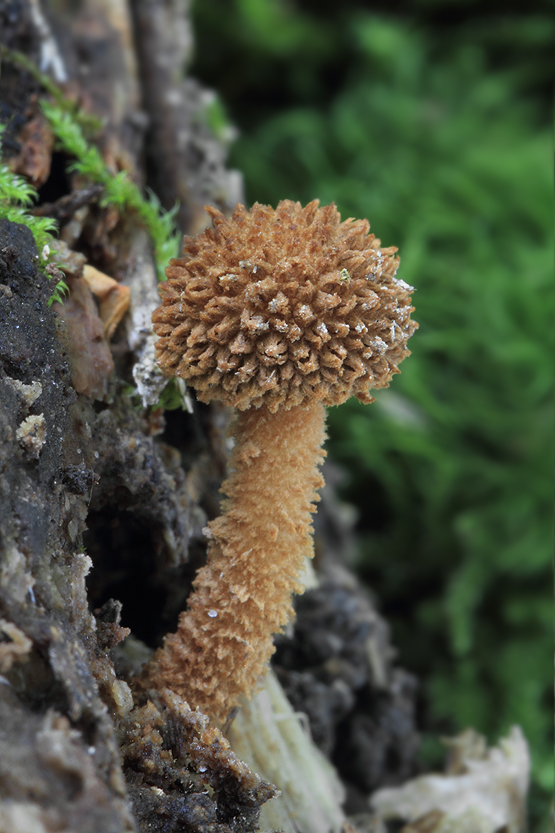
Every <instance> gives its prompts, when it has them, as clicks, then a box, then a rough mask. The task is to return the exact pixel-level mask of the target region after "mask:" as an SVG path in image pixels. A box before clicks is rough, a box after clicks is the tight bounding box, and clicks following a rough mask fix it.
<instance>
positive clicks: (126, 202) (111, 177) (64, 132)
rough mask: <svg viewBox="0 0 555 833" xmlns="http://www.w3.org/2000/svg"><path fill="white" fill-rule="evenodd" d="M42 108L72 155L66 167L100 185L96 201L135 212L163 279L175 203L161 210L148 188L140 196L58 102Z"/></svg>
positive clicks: (171, 250)
mask: <svg viewBox="0 0 555 833" xmlns="http://www.w3.org/2000/svg"><path fill="white" fill-rule="evenodd" d="M42 109H43V112H44V114H45V116H46V118H47V119H48V121H49V123H50V126H51V127H52V130H53V131H54V134H55V136H56V138H57V140H58V142H59V144H60V145H61V147H62V148H63V150H64V151H65V152H66V153H68V154H69V155H71V156H73V157H74V158H75V159H74V161H73V162H72V163H71V165H70V170H71V171H74V172H76V173H79V174H82V175H83V176H86V177H87V178H88V179H90V180H92V181H93V182H98V183H100V184H101V185H103V186H104V193H103V196H102V198H101V201H100V204H101V205H103V206H106V205H113V206H115V207H116V208H118V209H119V210H120V211H122V210H123V209H131V210H133V211H135V212H136V213H137V215H138V217H139V218H140V219H141V221H142V222H143V223H144V225H145V226H146V228H147V230H148V232H149V234H150V237H151V239H152V245H153V249H154V258H155V263H156V274H157V277H158V280H160V281H162V280H165V268H166V265H167V263H168V261H169V259H170V258H171V257H176V256H177V254H178V246H179V233H178V231H177V229H176V227H175V223H174V217H175V214H176V211H177V206H175V207H174V208H173V209H172V210H171V211H164V210H163V208H162V206H161V204H160V201H159V199H158V197H157V196H156V195H155V194H154V193H153V192H152V191H148V192H147V194H148V196H147V198H146V199H145V198H144V197H143V195H142V193H141V191H140V189H139V187H138V186H137V185H136V184H135V183H134V182H133V181H132V180H131V179H130V177H129V174H128V173H127V172H126V171H119V172H117V173H115V172H114V171H111V170H110V169H109V167H108V166H107V165H106V163H105V162H104V160H103V158H102V155H101V153H100V151H99V150H98V148H97V147H95V146H94V145H91V144H90V143H89V142H87V140H86V138H85V136H84V135H83V131H82V129H81V127H80V126H79V124H78V123H77V121H76V120H75V119H74V118H73V117H72V115H71V114H70V113H68V112H67V111H66V110H64V109H62V108H61V107H60V106H59V105H58V104H52V103H51V102H48V101H43V102H42Z"/></svg>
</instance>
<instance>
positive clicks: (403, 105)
mask: <svg viewBox="0 0 555 833" xmlns="http://www.w3.org/2000/svg"><path fill="white" fill-rule="evenodd" d="M485 5H486V6H487V10H486V9H484V4H477V3H472V2H467V3H462V2H456V0H455V2H449V3H446V2H437V0H436V2H434V0H431V2H418V0H413V2H407V3H397V4H395V3H388V4H387V5H385V6H383V8H382V7H381V5H380V3H375V4H370V3H362V2H344V3H342V4H341V8H339V7H338V4H337V3H333V4H332V3H330V2H327V0H321V2H316V1H315V0H314V1H313V2H309V0H305V2H301V0H298V2H285V0H201V2H197V3H196V4H195V6H194V19H195V31H196V41H197V45H196V57H195V61H194V64H193V67H192V69H191V71H192V73H193V74H194V75H196V76H197V77H199V78H201V79H202V80H203V81H204V82H205V83H207V84H209V85H210V86H212V87H213V88H215V89H217V90H218V92H219V98H218V99H217V100H216V101H214V102H213V103H212V104H211V105H210V106H209V107H208V108H207V110H206V114H205V117H206V119H207V120H208V122H209V123H210V125H211V126H212V128H213V129H214V130H215V131H216V132H217V133H220V135H222V136H226V135H228V134H229V132H230V131H229V123H230V122H231V123H232V124H234V125H235V126H236V127H237V128H238V130H239V133H240V135H239V138H238V139H237V140H236V141H235V142H234V143H233V144H232V146H231V164H232V165H233V166H235V167H238V168H240V169H241V170H242V171H243V173H244V176H245V181H246V191H247V200H248V202H249V204H250V203H252V202H254V201H255V200H257V201H259V202H267V203H271V204H274V205H275V204H276V203H277V202H278V201H279V200H280V199H285V198H289V199H296V200H300V201H301V202H302V203H306V202H308V201H309V200H311V199H313V198H315V197H318V198H319V199H320V201H321V203H322V204H325V203H328V202H332V201H333V202H335V203H336V204H337V206H338V208H339V210H340V211H341V214H342V216H343V217H344V218H346V217H349V216H353V217H368V218H369V219H370V221H371V225H372V231H373V232H374V233H375V234H376V235H377V236H378V237H380V239H381V240H382V243H383V245H385V246H390V245H396V246H398V247H399V250H400V255H401V268H400V271H399V277H401V278H403V280H405V281H406V282H407V283H409V284H412V285H413V286H415V287H416V289H417V291H416V292H415V295H414V304H415V307H416V312H415V314H414V316H415V318H416V320H417V321H418V322H419V323H420V329H419V330H418V331H417V333H416V334H415V335H414V336H413V338H412V339H411V342H410V345H409V346H410V347H411V349H412V351H413V353H412V356H411V357H410V358H409V359H408V360H406V362H405V363H404V364H403V365H402V368H401V370H402V373H401V375H400V376H396V377H395V378H394V380H393V383H392V386H391V388H390V389H388V390H386V391H380V392H378V394H377V401H376V403H375V404H373V405H372V406H370V407H367V406H366V407H364V406H361V405H359V404H358V403H357V402H356V401H350V402H348V403H347V404H345V405H344V406H341V407H340V408H336V409H333V410H332V411H331V412H330V418H329V432H330V442H329V448H330V453H331V455H332V458H333V459H335V460H336V461H338V462H339V463H341V464H343V465H344V468H345V470H346V472H347V476H346V479H345V482H344V485H343V496H344V497H345V499H347V500H349V501H350V502H351V503H353V504H355V505H356V506H357V507H358V510H359V522H358V532H359V542H360V546H359V556H358V564H357V566H358V569H359V571H360V574H361V576H362V577H363V578H364V579H365V580H366V581H367V583H368V585H369V586H370V587H371V588H372V589H373V591H374V592H375V593H376V595H377V597H378V598H379V600H380V605H381V609H382V612H383V613H384V614H385V616H386V617H387V619H388V620H389V621H390V622H391V624H392V626H393V636H394V640H395V643H396V645H397V647H398V649H399V662H400V663H401V664H402V665H403V666H404V667H406V668H408V669H409V670H411V671H413V672H414V673H416V674H417V675H418V677H419V679H420V680H421V683H422V692H421V705H420V709H421V714H420V718H419V719H420V723H421V725H422V726H423V729H424V733H423V734H424V742H423V755H424V756H425V757H426V759H427V760H428V762H429V764H430V765H435V764H436V763H438V761H439V760H440V758H439V749H438V741H437V738H438V737H439V735H441V734H447V733H453V732H458V731H460V730H462V729H464V728H465V727H467V726H473V727H474V728H476V729H478V730H479V731H481V732H484V733H486V734H487V736H488V738H489V739H490V741H492V742H494V741H496V740H497V738H498V736H499V735H500V734H502V733H506V732H507V729H508V728H509V727H510V726H511V725H512V724H515V723H517V724H520V725H521V726H522V727H523V729H524V731H525V734H526V736H527V738H528V740H529V743H530V745H531V749H532V756H533V782H534V787H533V791H532V796H531V812H532V823H533V828H532V829H536V830H537V829H540V828H541V829H542V830H543V829H544V825H545V819H546V814H547V803H548V798H549V796H550V795H551V790H552V785H553V768H552V763H551V761H552V725H553V716H552V715H553V709H552V656H553V638H552V630H553V629H552V578H551V540H552V535H551V531H552V509H551V506H552V470H553V430H552V429H553V407H552V384H553V366H552V352H553V345H552V320H553V312H554V293H553V287H552V273H553V261H554V258H553V242H552V211H553V175H552V167H553V166H552V152H553V148H552V137H551V125H550V112H551V78H552V71H553V58H552V54H553V35H554V33H555V24H554V15H553V9H552V7H550V5H549V4H547V3H546V4H545V6H544V7H543V11H542V6H541V4H539V5H537V6H536V7H535V10H531V11H529V12H528V13H527V14H526V15H525V16H521V15H519V14H518V8H517V7H514V8H512V7H511V4H510V3H509V4H504V5H503V10H504V11H503V13H502V11H501V8H500V9H499V11H498V12H496V11H495V4H485ZM492 10H493V11H492ZM545 829H547V828H545Z"/></svg>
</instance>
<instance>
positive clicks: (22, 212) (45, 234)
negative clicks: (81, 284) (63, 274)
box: [0, 125, 69, 306]
mask: <svg viewBox="0 0 555 833" xmlns="http://www.w3.org/2000/svg"><path fill="white" fill-rule="evenodd" d="M5 127H6V126H5V125H0V159H1V158H2V135H3V133H4V130H5ZM36 198H37V192H36V190H35V188H33V186H32V185H31V184H30V183H29V182H28V181H27V180H26V179H25V177H22V176H19V174H14V173H13V172H12V171H10V169H9V168H8V166H7V165H5V164H0V219H3V220H9V221H10V222H12V223H20V224H21V225H23V226H27V228H28V229H29V230H30V232H31V234H32V235H33V237H34V239H35V243H36V246H37V249H38V253H39V254H38V258H39V264H38V265H39V269H40V270H41V272H43V273H44V274H45V275H46V277H47V278H48V279H49V280H51V279H52V278H53V277H58V276H59V275H60V273H59V271H58V270H56V271H55V272H53V271H50V270H49V267H50V266H51V265H52V264H49V262H48V261H49V257H50V246H49V243H50V241H51V240H52V235H53V234H54V233H55V232H56V230H57V227H58V226H57V223H56V221H55V220H53V219H51V218H50V217H34V216H33V215H32V214H28V213H27V211H26V209H27V208H28V207H29V206H30V205H31V204H32V203H33V202H34V200H36ZM68 292H69V289H68V286H67V284H66V283H65V281H64V280H63V278H60V279H59V280H58V281H57V282H56V285H55V287H54V291H53V293H52V295H51V296H50V298H49V299H48V306H51V305H52V304H53V303H54V302H55V301H58V302H59V303H62V304H63V299H64V295H65V294H67V293H68Z"/></svg>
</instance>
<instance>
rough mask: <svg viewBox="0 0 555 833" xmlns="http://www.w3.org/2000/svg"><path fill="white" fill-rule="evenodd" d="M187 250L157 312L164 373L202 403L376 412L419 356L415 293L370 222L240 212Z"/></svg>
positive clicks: (280, 211) (311, 210)
mask: <svg viewBox="0 0 555 833" xmlns="http://www.w3.org/2000/svg"><path fill="white" fill-rule="evenodd" d="M206 210H207V212H208V213H209V215H210V216H211V218H212V221H213V228H209V229H206V231H204V232H203V233H202V234H200V235H199V236H198V237H197V238H196V239H193V238H186V239H185V246H184V257H183V258H179V259H175V260H172V261H171V263H170V265H169V266H168V268H167V270H166V274H167V278H168V280H167V281H165V282H164V283H162V284H161V285H160V295H161V298H162V304H161V306H160V307H158V309H157V310H156V311H155V312H154V315H153V319H152V320H153V322H154V330H155V332H156V333H157V334H158V336H159V337H160V338H159V339H158V343H157V351H158V363H159V365H160V367H161V368H162V370H163V371H164V373H166V374H167V375H168V376H181V377H182V378H183V379H185V380H186V381H187V382H188V383H189V384H190V385H192V386H193V387H195V388H196V391H197V395H198V398H199V399H200V400H201V401H203V402H209V401H210V400H212V399H218V400H220V401H222V402H223V403H225V404H227V405H233V406H235V407H236V408H239V409H240V410H244V409H246V408H249V407H251V406H254V407H260V406H261V405H263V404H264V405H266V406H267V407H268V409H269V410H270V411H272V412H275V411H276V410H277V409H278V408H279V407H284V408H291V407H293V406H295V405H301V404H303V403H305V402H306V403H307V404H308V402H309V401H320V402H322V403H323V404H325V405H338V404H340V403H341V402H344V401H345V400H346V399H348V398H349V397H351V396H353V395H354V396H357V397H358V399H360V400H361V402H371V401H372V397H371V396H370V393H369V391H370V390H371V389H372V388H383V387H386V386H387V385H388V384H389V382H390V380H391V377H392V376H393V374H394V373H398V369H397V366H398V364H399V363H400V362H401V361H402V360H403V359H404V358H405V356H407V355H408V354H409V351H408V350H407V339H408V338H409V336H410V335H411V334H412V333H413V332H414V330H415V329H416V327H417V325H416V324H415V322H413V321H411V319H410V313H411V312H412V310H413V307H412V306H411V304H410V292H411V290H412V287H410V286H408V285H407V284H406V283H404V281H400V280H398V279H397V278H396V277H395V274H396V272H397V268H398V265H399V260H398V258H397V257H395V252H396V251H397V249H396V248H388V249H382V248H380V241H379V240H378V239H376V238H375V237H374V235H373V234H369V233H368V231H369V223H368V221H367V220H352V219H349V220H345V221H344V222H341V217H340V215H339V212H338V211H337V209H336V207H335V205H333V204H332V205H327V206H324V207H322V208H320V207H319V204H318V201H317V200H314V201H313V202H311V203H309V204H308V205H307V206H306V207H305V208H303V207H302V206H301V205H300V203H296V202H292V201H290V200H283V201H282V202H280V203H279V205H278V206H277V208H276V209H273V208H271V207H270V206H266V205H259V204H258V203H256V204H255V205H254V206H253V207H252V209H251V210H250V211H247V210H246V209H245V208H244V206H242V205H239V206H237V208H236V209H235V211H234V212H233V215H232V217H231V218H230V219H226V218H225V217H224V216H223V214H221V213H220V212H219V211H218V210H217V209H215V208H211V207H209V208H207V209H206Z"/></svg>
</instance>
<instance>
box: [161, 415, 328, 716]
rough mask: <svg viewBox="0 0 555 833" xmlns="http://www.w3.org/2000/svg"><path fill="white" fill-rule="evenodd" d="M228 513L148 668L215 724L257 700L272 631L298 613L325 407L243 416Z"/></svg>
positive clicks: (318, 482) (227, 487)
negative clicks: (294, 599) (296, 598)
mask: <svg viewBox="0 0 555 833" xmlns="http://www.w3.org/2000/svg"><path fill="white" fill-rule="evenodd" d="M234 437H235V447H234V449H233V452H232V454H231V458H230V462H229V468H230V476H229V478H228V479H227V480H226V481H225V482H224V484H223V487H222V491H223V492H224V494H225V495H226V499H225V500H224V502H223V514H222V515H221V516H220V517H219V518H217V519H216V520H215V521H212V522H211V523H210V524H209V527H210V532H211V536H212V537H211V539H210V543H209V547H208V560H207V564H206V566H205V567H203V568H202V569H201V570H200V571H199V573H198V575H197V578H196V580H195V583H194V588H195V589H194V593H193V594H192V596H191V597H190V599H189V603H188V607H187V610H186V611H185V612H184V613H182V614H181V617H180V620H179V626H178V630H177V632H176V633H175V634H171V635H169V636H168V637H166V640H165V644H164V647H163V648H161V649H159V650H158V651H156V653H155V654H154V656H153V658H152V661H151V663H150V664H149V667H148V669H147V676H148V681H152V682H153V683H154V682H155V683H156V685H157V686H158V687H164V686H167V687H168V688H170V689H172V691H174V692H177V693H179V694H181V695H182V696H183V697H185V698H186V699H187V700H188V701H189V704H190V705H191V706H192V707H195V706H199V707H200V708H201V709H202V710H203V711H205V712H207V713H208V714H209V715H211V716H212V717H214V718H215V719H217V720H222V721H223V720H224V719H225V717H226V716H227V714H228V713H229V711H230V709H232V708H233V707H234V706H235V705H236V704H237V702H238V700H239V698H240V697H241V695H242V694H246V695H247V696H250V695H251V693H252V691H253V689H255V687H256V685H257V681H258V679H259V677H260V675H261V674H263V673H264V670H265V668H266V666H267V663H268V660H269V658H270V656H271V655H272V653H273V651H274V646H273V642H272V635H273V634H274V633H276V632H278V631H279V630H281V628H283V626H284V625H285V624H286V623H287V621H288V620H289V619H290V618H291V616H292V615H293V609H292V605H291V595H292V593H293V592H302V589H303V588H302V585H301V584H300V582H299V575H300V573H301V570H302V567H303V563H304V559H305V557H306V556H307V555H308V556H311V555H312V552H313V547H312V522H311V513H312V512H314V511H315V508H316V507H315V505H314V501H316V500H318V495H317V493H316V489H318V488H319V487H321V486H322V485H323V483H324V481H323V479H322V476H321V475H320V473H319V470H318V466H319V464H320V462H321V461H322V459H323V457H324V454H325V452H324V451H323V450H322V443H323V441H324V439H325V408H324V406H323V405H321V404H319V403H318V404H315V405H310V406H308V407H303V406H297V407H294V408H291V409H290V410H287V411H284V410H279V411H277V413H275V414H272V413H270V412H269V411H268V410H267V408H265V407H261V408H257V409H254V408H251V409H249V410H246V411H243V412H240V413H239V415H238V417H237V420H236V422H235V426H234Z"/></svg>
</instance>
